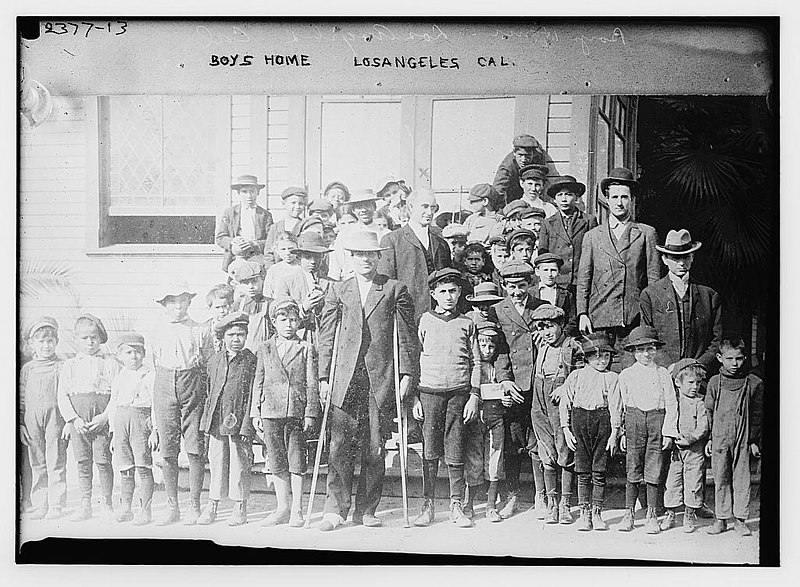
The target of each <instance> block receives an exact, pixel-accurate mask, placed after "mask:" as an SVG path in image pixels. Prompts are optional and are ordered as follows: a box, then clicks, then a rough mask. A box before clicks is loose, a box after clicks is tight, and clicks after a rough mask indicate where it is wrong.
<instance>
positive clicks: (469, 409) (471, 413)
mask: <svg viewBox="0 0 800 587" xmlns="http://www.w3.org/2000/svg"><path fill="white" fill-rule="evenodd" d="M477 415H478V396H477V395H474V394H469V399H468V400H467V405H465V406H464V412H463V414H462V416H464V424H469V423H470V422H472V421H473V420H475V418H476V417H477Z"/></svg>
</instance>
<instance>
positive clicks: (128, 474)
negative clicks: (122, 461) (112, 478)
mask: <svg viewBox="0 0 800 587" xmlns="http://www.w3.org/2000/svg"><path fill="white" fill-rule="evenodd" d="M119 476H120V489H121V493H122V495H121V499H122V507H123V509H125V510H129V509H131V504H132V503H133V492H134V490H135V489H136V477H135V476H134V470H133V467H131V468H130V469H125V470H124V471H120V475H119Z"/></svg>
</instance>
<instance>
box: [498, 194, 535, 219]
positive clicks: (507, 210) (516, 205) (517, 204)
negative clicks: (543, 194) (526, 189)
mask: <svg viewBox="0 0 800 587" xmlns="http://www.w3.org/2000/svg"><path fill="white" fill-rule="evenodd" d="M525 208H530V206H528V203H527V202H526V201H525V200H523V199H518V200H513V201H511V202H509V203H508V204H506V205H505V206H504V207H503V216H505V217H506V218H511V217H513V216H514V215H515V214H518V213H519V212H520V211H522V210H524V209H525Z"/></svg>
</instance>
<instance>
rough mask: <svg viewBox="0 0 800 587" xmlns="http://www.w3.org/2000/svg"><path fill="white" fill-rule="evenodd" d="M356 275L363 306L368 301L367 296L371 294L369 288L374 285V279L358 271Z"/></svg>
mask: <svg viewBox="0 0 800 587" xmlns="http://www.w3.org/2000/svg"><path fill="white" fill-rule="evenodd" d="M355 276H356V284H357V285H358V295H359V296H360V297H361V307H362V308H363V307H364V305H366V303H367V296H368V295H369V289H370V288H371V287H372V280H371V279H367V278H366V277H364V276H362V275H359V274H358V273H356V274H355Z"/></svg>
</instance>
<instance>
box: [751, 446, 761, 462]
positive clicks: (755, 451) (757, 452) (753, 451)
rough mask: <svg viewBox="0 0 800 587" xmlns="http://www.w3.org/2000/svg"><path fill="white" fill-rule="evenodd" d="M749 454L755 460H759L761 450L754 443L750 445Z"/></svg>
mask: <svg viewBox="0 0 800 587" xmlns="http://www.w3.org/2000/svg"><path fill="white" fill-rule="evenodd" d="M750 454H751V455H753V456H754V457H755V458H757V459H760V458H761V449H760V448H758V445H757V444H756V443H753V444H751V445H750Z"/></svg>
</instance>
